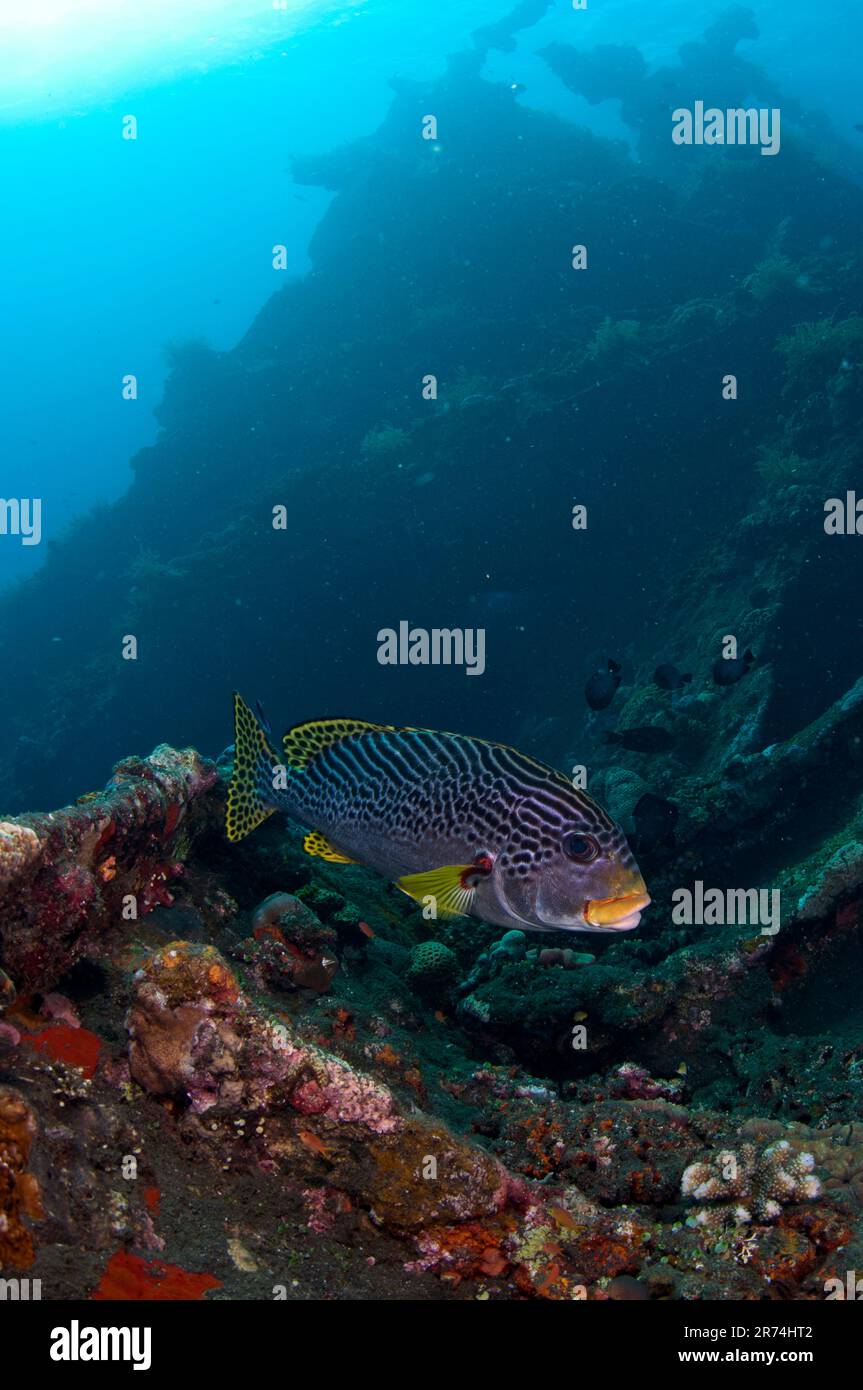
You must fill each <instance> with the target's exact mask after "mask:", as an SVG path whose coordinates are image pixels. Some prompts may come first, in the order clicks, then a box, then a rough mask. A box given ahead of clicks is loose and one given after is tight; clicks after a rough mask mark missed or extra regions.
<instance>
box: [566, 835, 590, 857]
mask: <svg viewBox="0 0 863 1390" xmlns="http://www.w3.org/2000/svg"><path fill="white" fill-rule="evenodd" d="M563 852H564V854H565V855H566V856H567V858H568V859H574V860H575V861H576V862H577V863H579V864H589V863H590V861H591V860H592V859H595V858H596V856H597V855H598V854H599V845H598V844H597V843H596V841H595V840H594V839H593V838H592V836H590V835H569V836H568V837H567V839H565V840H564V842H563Z"/></svg>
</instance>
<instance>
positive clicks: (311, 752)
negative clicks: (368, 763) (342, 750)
mask: <svg viewBox="0 0 863 1390" xmlns="http://www.w3.org/2000/svg"><path fill="white" fill-rule="evenodd" d="M394 729H395V725H394V724H367V723H366V722H365V720H363V719H310V720H309V721H308V723H306V724H295V725H294V727H293V728H292V729H288V732H287V733H286V734H285V736H284V738H283V739H282V746H283V748H284V750H285V762H286V763H287V765H288V767H292V768H304V767H308V765H309V763H310V762H311V761H312V759H313V758H315V757H317V755H318V754H319V753H322V752H323V751H324V749H325V748H332V747H333V746H334V744H336V743H343V742H344V740H345V739H347V738H356V737H357V735H358V734H371V733H380V732H382V731H387V732H390V733H392V732H393V731H394Z"/></svg>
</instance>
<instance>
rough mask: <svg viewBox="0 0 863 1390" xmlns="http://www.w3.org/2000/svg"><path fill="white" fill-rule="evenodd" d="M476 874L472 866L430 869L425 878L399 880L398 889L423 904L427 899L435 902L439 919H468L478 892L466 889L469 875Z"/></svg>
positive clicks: (447, 866)
mask: <svg viewBox="0 0 863 1390" xmlns="http://www.w3.org/2000/svg"><path fill="white" fill-rule="evenodd" d="M472 870H473V865H472V864H447V865H445V866H444V867H443V868H442V869H428V870H427V871H426V872H424V873H421V874H406V875H405V877H404V878H397V879H396V887H397V888H401V890H402V892H403V893H407V894H408V896H409V897H411V898H416V900H417V902H418V903H421V902H422V901H423V899H424V898H434V902H435V909H436V913H437V915H438V916H439V917H466V916H467V915H468V914H469V912H470V908H471V904H472V903H473V900H474V898H475V897H476V889H475V888H468V887H466V885H465V881H464V880H465V875H466V874H469V873H471V871H472Z"/></svg>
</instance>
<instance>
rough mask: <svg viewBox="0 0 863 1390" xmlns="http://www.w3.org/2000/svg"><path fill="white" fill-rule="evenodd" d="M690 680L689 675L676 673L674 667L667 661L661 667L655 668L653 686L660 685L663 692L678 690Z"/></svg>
mask: <svg viewBox="0 0 863 1390" xmlns="http://www.w3.org/2000/svg"><path fill="white" fill-rule="evenodd" d="M691 680H692V676H691V674H690V673H688V672H687V673H686V674H684V673H683V672H681V671H678V669H677V667H676V666H672V665H671V663H670V662H667V661H666V662H665V664H664V665H663V666H657V668H656V670H655V671H654V673H653V683H654V685H660V686H661V687H662V689H663V690H679V689H680V688H681V686H684V685H688V684H689V682H690V681H691Z"/></svg>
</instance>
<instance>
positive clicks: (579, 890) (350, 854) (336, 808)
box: [226, 695, 650, 932]
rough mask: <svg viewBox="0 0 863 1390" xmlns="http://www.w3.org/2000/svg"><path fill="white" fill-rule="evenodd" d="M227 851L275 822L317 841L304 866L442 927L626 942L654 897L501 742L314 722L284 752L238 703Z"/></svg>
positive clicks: (618, 849)
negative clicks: (372, 889) (373, 879)
mask: <svg viewBox="0 0 863 1390" xmlns="http://www.w3.org/2000/svg"><path fill="white" fill-rule="evenodd" d="M234 728H235V742H234V771H233V776H232V778H231V783H230V786H229V789H228V803H227V817H226V821H227V824H226V828H227V834H228V839H229V840H241V839H242V838H243V837H244V836H245V835H248V833H249V831H250V830H254V829H255V827H256V826H258V825H260V824H261V822H262V821H264V820H266V818H267V816H269V815H270V814H271V813H272V812H273V811H275V810H279V811H282V812H284V813H286V814H287V815H288V816H290V817H291V818H292V819H293V820H296V821H299V822H300V823H301V824H302V825H306V826H314V827H315V829H314V830H313V831H311V833H309V834H307V835H306V837H305V841H304V845H305V849H306V851H307V853H308V854H312V855H320V856H322V857H323V858H324V859H325V860H328V861H329V862H331V863H340V864H352V863H353V864H362V865H364V866H365V867H366V868H370V869H375V870H376V871H377V872H378V873H380V874H383V875H384V876H385V877H386V878H389V879H392V880H394V881H395V883H396V884H397V886H398V887H399V888H401V889H402V890H403V891H404V892H405V893H408V894H409V895H410V896H411V897H412V898H415V899H416V900H417V902H420V903H424V904H426V903H429V902H430V901H432V902H433V903H434V907H435V911H436V914H437V915H438V916H457V915H459V914H462V915H465V916H470V917H478V918H480V919H481V920H482V921H483V922H489V923H492V924H493V925H496V926H500V927H509V928H514V927H518V928H524V927H527V928H529V929H530V930H531V931H589V932H598V931H605V932H609V931H611V932H615V931H632V929H633V928H634V927H637V926H638V922H639V919H640V916H641V913H642V911H643V910H644V908H645V907H647V905H648V903H649V902H650V898H649V896H648V893H647V888H646V886H645V883H644V879H643V878H642V877H641V874H640V872H639V870H638V865H637V864H636V862H635V859H634V858H633V855H632V851H631V850H630V848H629V845H628V844H627V841H626V837H625V835H624V833H623V831H622V830H621V829H620V827H619V826H618V825H617V824H615V822H614V821H613V820H612V819H611V817H610V816H608V815H607V814H606V812H605V811H603V810H602V809H601V807H600V806H598V805H597V803H596V802H595V801H594V800H592V798H591V797H589V796H587V795H586V793H584V792H582V791H578V790H576V789H575V788H574V787H573V786H572V783H571V782H569V781H568V780H567V778H566V777H564V776H563V774H562V773H560V772H556V771H555V770H554V769H553V768H550V767H547V766H546V765H545V764H544V763H540V762H536V761H535V760H534V759H533V758H528V757H525V755H524V754H523V753H518V752H516V750H515V749H514V748H508V747H506V745H505V744H502V743H488V742H486V741H485V740H484V739H479V738H467V737H465V736H463V735H461V734H448V733H436V732H434V731H433V730H431V729H410V728H405V729H402V728H396V727H394V726H392V725H388V724H366V723H363V722H362V721H361V720H358V719H315V720H312V721H311V722H309V723H307V724H297V725H295V727H294V728H292V729H289V730H288V732H287V733H286V734H285V736H284V738H283V740H282V748H281V751H278V752H277V751H276V749H275V748H273V746H272V737H271V735H270V732H269V729H268V728H267V727H266V726H265V724H264V723H262V722H261V720H260V719H259V718H258V717H257V716H256V715H255V714H254V712H253V711H252V710H251V709H250V708H249V706H248V705H247V704H246V703H245V701H244V700H243V699H242V698H241V697H240V696H239V695H235V696H234Z"/></svg>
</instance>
